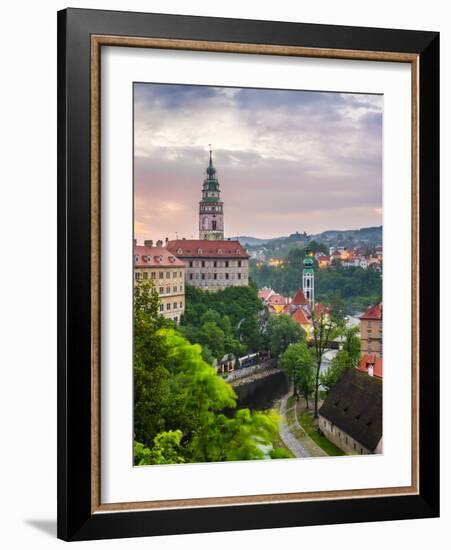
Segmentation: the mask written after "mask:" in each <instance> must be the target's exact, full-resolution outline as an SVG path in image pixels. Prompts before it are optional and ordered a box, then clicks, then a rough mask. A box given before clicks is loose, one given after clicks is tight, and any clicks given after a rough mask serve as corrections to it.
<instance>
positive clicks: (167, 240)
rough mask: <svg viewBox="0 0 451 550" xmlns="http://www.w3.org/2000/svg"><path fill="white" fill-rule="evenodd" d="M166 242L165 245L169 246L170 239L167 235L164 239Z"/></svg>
mask: <svg viewBox="0 0 451 550" xmlns="http://www.w3.org/2000/svg"><path fill="white" fill-rule="evenodd" d="M164 242H165V246H168V242H169V239H168V238H167V237H166V239H165V240H164Z"/></svg>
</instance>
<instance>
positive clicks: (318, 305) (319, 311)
mask: <svg viewBox="0 0 451 550" xmlns="http://www.w3.org/2000/svg"><path fill="white" fill-rule="evenodd" d="M331 311H332V307H331V306H327V307H326V306H325V305H323V304H322V303H321V302H317V303H316V304H315V313H316V314H317V315H321V314H322V313H330V312H331Z"/></svg>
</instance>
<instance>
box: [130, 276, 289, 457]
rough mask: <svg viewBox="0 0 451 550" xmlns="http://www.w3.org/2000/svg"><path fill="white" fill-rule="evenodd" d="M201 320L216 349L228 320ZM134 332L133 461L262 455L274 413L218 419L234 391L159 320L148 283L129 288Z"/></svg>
mask: <svg viewBox="0 0 451 550" xmlns="http://www.w3.org/2000/svg"><path fill="white" fill-rule="evenodd" d="M206 313H207V312H204V313H203V314H202V315H205V314H206ZM204 320H205V322H204V323H203V324H202V327H203V328H202V330H204V332H205V338H209V339H210V340H209V343H210V345H211V346H212V347H214V346H215V345H216V344H215V342H214V337H215V334H219V332H218V331H223V329H225V330H226V331H227V327H226V324H227V322H225V324H222V328H219V327H218V326H217V325H216V322H218V323H219V324H220V321H221V320H218V319H217V318H216V317H215V316H214V313H213V316H212V314H208V315H206V317H205V319H204ZM134 332H135V350H134V360H135V410H134V412H135V446H134V453H135V463H136V464H172V463H180V462H210V461H220V460H249V459H261V458H264V457H265V453H264V450H263V449H264V447H265V446H268V445H271V442H272V440H273V439H274V437H275V435H276V433H277V430H278V422H279V419H278V416H277V415H276V414H275V413H252V412H250V411H249V410H248V409H242V410H238V411H236V412H235V413H234V414H232V413H230V414H227V415H226V414H224V412H223V411H225V410H230V411H233V409H234V408H236V400H237V397H236V394H235V392H234V391H233V389H232V387H231V386H229V384H227V383H226V382H225V381H224V380H222V379H221V378H220V377H218V376H217V375H216V372H215V370H214V369H213V367H211V366H210V365H209V364H208V363H207V362H206V361H205V360H204V359H203V355H202V348H201V346H200V345H198V344H194V345H193V344H191V343H190V342H189V341H188V340H187V339H186V338H185V337H184V336H183V335H182V334H180V333H179V332H177V331H176V330H175V328H174V326H173V324H172V323H170V322H167V321H165V320H164V319H162V318H161V317H160V316H159V315H158V296H157V295H156V293H155V292H154V291H153V288H152V286H151V284H149V283H147V282H144V283H140V284H139V285H137V287H136V289H135V309H134ZM216 351H218V350H216Z"/></svg>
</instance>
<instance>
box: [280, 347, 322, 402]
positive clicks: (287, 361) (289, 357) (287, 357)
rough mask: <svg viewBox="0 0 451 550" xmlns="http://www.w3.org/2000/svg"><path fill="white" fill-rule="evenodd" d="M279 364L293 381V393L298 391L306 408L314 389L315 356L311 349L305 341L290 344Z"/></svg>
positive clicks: (296, 393)
mask: <svg viewBox="0 0 451 550" xmlns="http://www.w3.org/2000/svg"><path fill="white" fill-rule="evenodd" d="M280 366H281V367H282V369H283V370H284V371H285V372H286V374H287V376H288V377H289V378H290V379H291V381H292V383H293V395H298V392H299V393H300V394H301V395H302V397H304V399H305V401H306V405H307V408H308V398H309V397H310V395H311V394H312V392H313V390H314V389H315V357H314V355H313V352H312V350H311V349H310V348H309V347H308V346H307V344H306V343H305V342H299V343H297V344H291V345H290V346H288V348H287V349H286V350H285V352H284V353H283V355H282V358H281V360H280Z"/></svg>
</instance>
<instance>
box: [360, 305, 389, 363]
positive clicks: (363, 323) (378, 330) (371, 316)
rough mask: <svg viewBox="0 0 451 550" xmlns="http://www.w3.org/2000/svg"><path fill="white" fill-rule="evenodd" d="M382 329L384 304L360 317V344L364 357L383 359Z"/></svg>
mask: <svg viewBox="0 0 451 550" xmlns="http://www.w3.org/2000/svg"><path fill="white" fill-rule="evenodd" d="M382 329H383V324H382V304H376V305H374V306H371V307H370V308H369V309H367V311H365V313H364V314H363V315H361V316H360V342H361V352H362V354H363V355H367V354H368V355H376V356H377V357H382V340H383V338H382Z"/></svg>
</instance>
